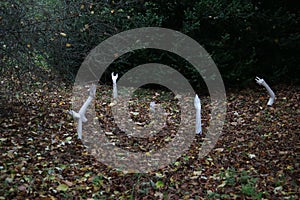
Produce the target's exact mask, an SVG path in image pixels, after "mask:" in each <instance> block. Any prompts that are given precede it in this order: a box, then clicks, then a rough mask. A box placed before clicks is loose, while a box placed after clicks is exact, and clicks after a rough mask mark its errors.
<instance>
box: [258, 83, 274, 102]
mask: <svg viewBox="0 0 300 200" xmlns="http://www.w3.org/2000/svg"><path fill="white" fill-rule="evenodd" d="M255 81H256V83H257V84H259V85H262V86H264V87H265V88H266V89H267V91H268V93H269V95H270V99H269V101H268V103H267V105H268V106H272V104H273V103H274V100H275V94H274V92H273V90H272V89H271V88H270V87H269V85H268V84H267V83H266V82H265V80H264V79H262V78H259V77H256V78H255Z"/></svg>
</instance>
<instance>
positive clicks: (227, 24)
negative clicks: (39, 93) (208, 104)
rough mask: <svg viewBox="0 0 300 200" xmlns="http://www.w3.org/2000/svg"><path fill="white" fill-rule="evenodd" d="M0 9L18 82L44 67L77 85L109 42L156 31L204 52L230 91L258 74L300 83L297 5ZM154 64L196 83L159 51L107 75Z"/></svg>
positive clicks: (134, 57)
mask: <svg viewBox="0 0 300 200" xmlns="http://www.w3.org/2000/svg"><path fill="white" fill-rule="evenodd" d="M0 5H1V12H0V27H1V28H0V37H1V41H0V52H1V60H0V62H1V71H2V72H3V73H4V72H5V73H7V71H11V72H10V74H11V76H12V80H13V81H21V80H22V76H24V75H26V74H28V73H29V72H32V71H37V72H39V71H42V72H43V70H44V71H45V70H47V68H45V66H47V67H50V68H52V69H55V71H56V72H58V74H59V75H62V76H63V77H64V78H66V79H68V80H73V79H74V77H75V75H76V72H77V70H78V68H79V67H80V65H81V63H82V61H83V60H84V58H85V57H86V55H87V54H88V53H89V52H90V50H91V49H93V48H94V47H95V46H97V45H98V44H99V43H101V42H102V41H103V40H105V39H106V38H108V37H110V36H112V35H114V34H116V33H119V32H122V31H124V30H129V29H132V28H138V27H145V26H158V27H166V28H171V29H174V30H178V31H180V32H182V33H184V34H186V35H188V36H190V37H192V38H193V39H195V40H196V41H198V42H199V43H200V44H201V45H203V46H204V47H205V49H206V50H207V51H208V52H209V53H210V54H211V55H212V57H213V59H214V61H215V62H216V64H217V66H218V68H219V70H220V72H221V74H222V76H223V79H224V81H225V83H226V84H227V85H240V84H247V83H248V82H249V80H251V81H253V78H254V77H255V76H256V75H260V76H262V77H267V79H268V81H273V82H276V81H281V82H282V81H286V82H291V81H292V82H298V83H299V72H300V67H299V53H298V52H299V39H300V33H299V27H300V26H299V6H298V4H297V1H291V0H289V1H283V0H282V1H279V0H278V1H270V0H269V1H254V0H253V1H250V0H225V1H224V0H214V1H212V0H201V1H200V0H198V1H197V0H189V1H188V0H185V1H179V0H175V1H159V0H154V1H153V0H151V1H150V0H148V1H147V0H145V1H144V0H131V1H130V0H128V1H124V0H119V1H117V0H115V1H109V0H107V1H101V2H100V3H99V1H95V0H84V1H75V0H68V1H60V0H39V1H37V0H25V1H23V0H22V1H21V0H6V1H4V2H1V3H0ZM297 6H298V7H297ZM150 61H151V62H153V61H156V62H160V63H165V64H168V65H170V66H172V67H174V68H176V67H177V68H178V66H182V65H185V66H187V67H186V68H185V69H184V70H182V71H181V72H182V73H183V74H184V75H185V76H186V77H188V78H189V79H190V81H191V82H192V83H193V84H194V85H197V83H199V76H198V75H195V73H194V72H195V71H194V69H193V68H192V66H190V65H189V64H188V63H186V62H185V61H184V60H182V59H181V58H178V57H176V56H175V55H171V54H169V53H167V52H161V51H157V50H146V51H136V52H133V53H131V54H127V55H125V56H123V57H121V58H119V59H118V60H116V62H115V63H114V64H112V66H111V68H109V70H112V69H113V70H114V71H119V72H121V73H122V72H125V71H126V70H128V69H129V68H130V67H133V66H136V65H138V64H141V63H146V62H150ZM40 74H42V73H40ZM107 74H109V72H107ZM103 80H104V81H105V77H104V79H103ZM109 80H110V79H109Z"/></svg>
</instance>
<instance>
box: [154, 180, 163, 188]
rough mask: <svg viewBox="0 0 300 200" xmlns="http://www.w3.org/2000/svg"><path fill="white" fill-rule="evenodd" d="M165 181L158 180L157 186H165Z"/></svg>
mask: <svg viewBox="0 0 300 200" xmlns="http://www.w3.org/2000/svg"><path fill="white" fill-rule="evenodd" d="M164 185H165V184H164V182H162V181H157V182H156V183H155V186H156V187H157V188H162V187H164Z"/></svg>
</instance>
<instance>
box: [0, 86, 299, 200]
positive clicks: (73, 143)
mask: <svg viewBox="0 0 300 200" xmlns="http://www.w3.org/2000/svg"><path fill="white" fill-rule="evenodd" d="M111 89H112V88H110V87H108V86H98V88H97V98H96V101H95V107H96V111H97V119H98V121H99V122H100V124H101V128H103V129H105V132H106V133H109V134H108V135H107V138H108V140H109V141H110V142H111V143H114V144H115V145H116V146H117V147H119V148H124V149H127V150H129V151H133V152H134V151H142V152H147V151H150V150H156V149H159V148H163V147H164V145H166V144H167V143H168V142H172V138H173V137H174V130H175V134H176V124H177V123H178V121H179V122H180V120H179V119H180V108H178V105H177V102H176V100H174V99H175V98H174V97H173V96H172V95H171V94H170V93H168V92H162V91H160V92H157V91H151V90H145V91H142V90H141V91H140V92H137V93H136V95H135V96H134V97H133V98H132V101H131V104H130V108H129V110H130V111H131V112H130V113H131V119H132V120H133V122H134V123H136V124H138V125H140V126H144V125H145V124H148V123H149V120H150V118H149V106H148V105H149V102H150V100H155V101H157V102H159V103H161V104H162V105H164V107H165V109H166V111H167V113H168V116H167V120H168V123H167V124H168V126H167V128H166V129H164V131H162V132H159V133H158V134H156V135H154V136H151V137H149V138H134V137H128V136H127V135H126V134H125V133H122V132H121V131H120V130H118V129H117V128H114V127H115V126H116V125H115V124H114V123H113V122H112V121H113V116H112V112H111V106H112V102H110V96H111V93H112V91H111ZM2 90H3V89H2ZM273 90H274V91H275V94H276V100H275V103H274V105H273V106H272V107H267V105H266V103H267V101H268V96H267V93H266V91H265V89H264V88H263V87H260V86H257V87H254V88H251V89H243V90H240V91H232V92H230V91H229V92H227V112H226V120H225V124H224V127H223V132H222V135H221V136H220V137H219V139H218V141H217V143H216V145H215V146H214V148H213V149H212V150H211V151H210V152H209V153H208V155H206V156H204V157H199V156H198V155H199V152H200V151H201V146H202V144H203V141H204V140H205V135H206V134H207V128H208V125H209V118H210V106H211V105H210V101H209V97H208V96H201V97H200V98H201V102H202V118H203V120H202V121H203V135H197V136H196V137H195V139H194V140H193V141H192V144H191V146H190V147H189V149H188V150H187V151H186V152H184V153H183V154H182V155H178V159H177V160H175V161H174V162H172V163H170V164H169V165H167V166H164V167H162V168H160V169H157V170H154V171H152V172H148V173H130V172H126V171H122V170H117V169H114V168H112V167H107V166H106V165H105V164H103V163H101V162H100V161H98V160H97V159H96V158H95V157H94V156H92V155H91V152H89V151H88V149H87V146H86V145H85V144H83V142H82V141H81V140H79V139H77V133H76V126H75V123H74V120H73V119H72V118H71V116H69V115H68V114H67V110H69V109H71V102H72V99H71V95H72V93H71V88H67V87H57V88H55V89H53V88H52V89H50V88H48V86H47V84H44V83H37V84H36V88H35V89H32V90H31V92H28V91H27V92H25V91H23V92H22V91H20V92H18V93H15V94H14V95H13V98H9V97H5V96H3V95H1V98H0V103H1V105H0V108H1V109H0V110H1V113H0V199H44V200H46V199H47V200H48V199H49V200H53V199H73V198H76V199H189V200H190V199H298V198H299V196H298V195H299V194H300V171H299V164H300V156H299V152H300V143H299V141H300V126H299V124H300V117H299V116H300V115H299V114H300V107H299V102H300V87H299V86H284V85H278V86H274V87H273ZM1 93H3V94H5V91H1ZM87 94H88V93H86V94H83V98H86V95H87ZM84 96H85V97H84ZM84 134H88V133H84ZM84 136H85V135H83V137H84ZM107 153H108V154H109V153H112V152H107Z"/></svg>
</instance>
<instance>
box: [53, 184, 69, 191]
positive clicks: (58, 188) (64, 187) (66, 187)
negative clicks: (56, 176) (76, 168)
mask: <svg viewBox="0 0 300 200" xmlns="http://www.w3.org/2000/svg"><path fill="white" fill-rule="evenodd" d="M56 189H57V190H58V191H63V192H65V191H67V190H68V189H69V187H68V186H67V185H66V184H60V185H59V186H58V187H57V188H56Z"/></svg>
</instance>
